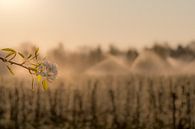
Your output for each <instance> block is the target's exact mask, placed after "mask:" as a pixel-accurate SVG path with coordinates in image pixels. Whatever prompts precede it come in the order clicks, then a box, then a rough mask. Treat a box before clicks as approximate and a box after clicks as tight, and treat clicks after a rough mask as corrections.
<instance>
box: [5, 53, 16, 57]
mask: <svg viewBox="0 0 195 129" xmlns="http://www.w3.org/2000/svg"><path fill="white" fill-rule="evenodd" d="M13 54H14V53H13V52H11V53H9V54H7V55H6V56H5V58H8V57H10V56H12V55H13Z"/></svg>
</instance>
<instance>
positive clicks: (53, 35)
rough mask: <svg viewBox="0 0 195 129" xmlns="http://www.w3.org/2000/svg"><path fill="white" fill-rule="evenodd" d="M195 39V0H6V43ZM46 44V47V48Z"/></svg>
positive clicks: (2, 0) (2, 2) (2, 20)
mask: <svg viewBox="0 0 195 129" xmlns="http://www.w3.org/2000/svg"><path fill="white" fill-rule="evenodd" d="M192 39H195V0H0V47H13V46H17V45H18V44H19V43H21V42H26V41H32V42H33V43H35V44H37V45H38V46H39V47H45V49H46V48H48V47H53V46H56V44H57V43H58V42H64V43H65V46H66V47H70V48H73V47H75V46H81V45H84V44H85V45H90V46H93V45H97V44H102V46H104V45H108V44H110V43H112V42H114V43H115V44H117V45H118V46H120V47H123V48H125V47H126V46H134V47H141V46H144V45H150V44H152V43H153V42H154V41H170V42H172V43H173V44H174V43H178V42H188V41H190V40H192ZM43 49H44V48H43Z"/></svg>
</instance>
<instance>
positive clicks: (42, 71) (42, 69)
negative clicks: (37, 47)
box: [37, 61, 58, 81]
mask: <svg viewBox="0 0 195 129" xmlns="http://www.w3.org/2000/svg"><path fill="white" fill-rule="evenodd" d="M37 74H38V75H41V76H42V77H44V78H46V79H47V80H48V81H53V80H55V79H56V76H57V74H58V71H57V67H56V65H55V64H52V63H49V62H48V61H44V62H43V63H41V64H40V65H39V66H38V68H37Z"/></svg>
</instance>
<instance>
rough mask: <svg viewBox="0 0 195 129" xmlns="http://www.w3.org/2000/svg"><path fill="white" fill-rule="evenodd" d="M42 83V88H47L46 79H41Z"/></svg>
mask: <svg viewBox="0 0 195 129" xmlns="http://www.w3.org/2000/svg"><path fill="white" fill-rule="evenodd" d="M42 85H43V89H44V90H47V89H48V84H47V80H43V81H42Z"/></svg>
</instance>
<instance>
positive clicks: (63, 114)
mask: <svg viewBox="0 0 195 129" xmlns="http://www.w3.org/2000/svg"><path fill="white" fill-rule="evenodd" d="M194 78H195V77H194V76H189V77H187V76H174V77H173V76H170V77H160V76H159V77H153V78H150V77H143V76H137V75H129V76H115V77H111V76H110V77H109V76H108V77H101V78H96V79H95V78H93V79H92V78H85V79H80V80H77V82H76V83H75V82H74V83H68V82H66V83H63V82H62V81H61V82H60V81H59V82H58V84H54V85H51V87H56V88H55V89H50V90H48V91H46V92H43V91H42V90H40V89H38V90H37V91H34V92H33V91H32V90H31V89H29V88H26V86H25V85H27V84H28V83H26V82H24V81H19V80H15V83H13V84H9V83H7V82H6V81H5V80H4V81H2V82H1V85H0V89H1V90H0V128H1V129H44V128H47V129H50V128H51V129H152V128H153V129H160V128H162V129H171V128H172V129H194V128H195V119H194V116H195V114H194V113H195V104H194V101H195V87H194V85H195V81H194ZM6 84H9V85H11V86H13V87H14V88H13V87H10V86H8V85H6Z"/></svg>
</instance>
